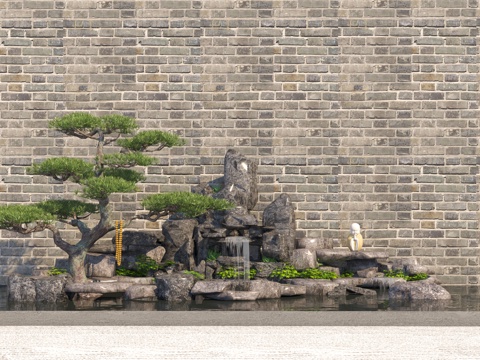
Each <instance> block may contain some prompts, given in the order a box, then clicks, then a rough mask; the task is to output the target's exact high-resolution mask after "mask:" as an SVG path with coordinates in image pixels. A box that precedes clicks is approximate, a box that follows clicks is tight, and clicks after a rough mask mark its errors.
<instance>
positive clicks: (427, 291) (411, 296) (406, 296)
mask: <svg viewBox="0 0 480 360" xmlns="http://www.w3.org/2000/svg"><path fill="white" fill-rule="evenodd" d="M388 298H389V299H390V300H394V301H414V300H450V299H451V295H450V293H449V292H448V291H447V290H445V289H444V288H443V287H441V286H440V285H437V284H435V283H434V282H432V281H428V280H427V281H409V282H395V283H393V284H392V285H390V288H389V290H388Z"/></svg>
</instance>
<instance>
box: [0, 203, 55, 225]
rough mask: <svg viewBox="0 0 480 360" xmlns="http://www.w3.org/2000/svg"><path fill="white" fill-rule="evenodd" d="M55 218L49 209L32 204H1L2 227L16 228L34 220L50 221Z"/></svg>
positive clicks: (0, 220)
mask: <svg viewBox="0 0 480 360" xmlns="http://www.w3.org/2000/svg"><path fill="white" fill-rule="evenodd" d="M53 220H55V216H53V215H52V214H51V213H49V212H48V211H45V210H44V209H42V208H40V207H38V206H37V205H36V204H32V205H21V204H18V205H17V204H15V205H0V229H15V228H19V227H20V226H21V225H24V224H30V223H34V222H41V223H50V222H51V221H53Z"/></svg>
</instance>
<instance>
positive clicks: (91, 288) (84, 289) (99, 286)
mask: <svg viewBox="0 0 480 360" xmlns="http://www.w3.org/2000/svg"><path fill="white" fill-rule="evenodd" d="M130 286H132V283H130V282H91V283H70V284H67V285H65V291H66V292H72V293H97V294H111V293H123V292H125V290H127V289H128V288H129V287H130Z"/></svg>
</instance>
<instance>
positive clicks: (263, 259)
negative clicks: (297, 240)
mask: <svg viewBox="0 0 480 360" xmlns="http://www.w3.org/2000/svg"><path fill="white" fill-rule="evenodd" d="M262 262H264V263H273V262H277V259H275V258H272V257H268V256H262Z"/></svg>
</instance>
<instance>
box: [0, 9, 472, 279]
mask: <svg viewBox="0 0 480 360" xmlns="http://www.w3.org/2000/svg"><path fill="white" fill-rule="evenodd" d="M478 16H479V10H478V2H477V0H455V1H450V0H292V1H268V0H264V1H256V0H222V1H220V0H203V1H200V0H199V1H190V0H176V1H166V0H163V1H116V0H114V1H97V0H88V1H87V0H86V1H76V0H66V1H8V2H3V3H2V4H0V39H1V44H0V161H1V168H0V179H1V182H0V201H1V202H2V203H15V202H29V201H38V200H43V199H46V198H50V197H55V196H57V197H58V196H64V195H63V194H64V193H65V192H66V191H70V190H72V189H73V187H72V185H70V184H59V183H56V182H53V181H50V180H47V179H45V178H42V177H31V176H27V175H26V174H25V169H26V166H28V165H31V164H32V162H35V161H40V160H41V159H45V158H47V157H50V156H59V155H61V156H78V157H85V156H91V155H93V153H94V148H93V147H92V144H91V143H89V142H88V141H79V140H77V139H72V138H66V137H60V136H56V134H53V133H52V132H51V131H48V130H46V125H47V121H48V120H49V119H52V118H53V117H55V116H58V115H61V114H64V113H67V112H72V111H90V112H93V113H96V114H105V113H111V112H121V113H124V114H126V115H131V116H133V117H135V118H137V119H139V121H140V123H141V126H142V127H143V128H161V129H165V130H171V131H174V132H177V133H178V134H180V135H182V136H184V137H185V138H186V139H187V141H188V145H187V146H186V147H184V148H176V149H171V150H170V151H166V152H163V153H162V154H161V155H160V156H159V164H158V166H152V167H150V168H149V169H148V170H147V177H148V181H147V183H146V184H144V185H143V186H142V190H143V191H144V192H145V193H153V192H159V191H162V192H165V191H172V190H189V189H190V187H191V186H192V185H194V184H197V183H199V182H203V181H207V180H210V179H213V178H216V177H218V176H219V175H220V174H221V172H222V161H223V155H224V154H225V151H226V149H227V148H230V147H234V148H236V149H238V150H239V151H241V152H243V153H244V154H245V155H248V156H250V157H252V158H256V159H258V161H259V183H260V195H259V200H260V201H259V204H258V206H257V213H258V214H259V215H260V211H261V210H262V209H263V208H264V207H265V206H266V205H267V204H268V203H269V202H270V201H271V200H272V199H274V198H275V196H278V194H279V193H281V192H287V193H289V194H290V195H291V197H292V198H293V200H294V202H295V204H296V207H297V212H296V214H297V221H298V224H297V225H298V229H299V230H298V233H299V236H301V235H308V236H318V237H325V238H334V239H340V240H343V239H344V238H345V237H346V235H347V233H348V228H349V225H350V223H351V222H353V221H356V222H359V223H360V224H361V225H362V227H363V228H364V229H365V231H364V235H365V238H366V240H365V242H366V245H367V246H368V247H373V248H382V249H385V248H387V249H388V251H389V253H390V255H391V256H392V257H409V256H414V257H416V258H418V260H419V261H420V263H422V264H424V265H426V266H428V268H429V270H430V271H431V272H433V273H436V274H437V276H438V278H439V279H440V280H442V281H443V282H444V283H447V284H478V281H479V277H480V267H479V264H478V262H479V255H480V250H479V232H478V224H479V210H478V191H479V188H478V183H479V182H478V180H479V178H478V177H479V175H478V164H479V160H478V159H479V154H480V150H479V145H478V137H479V110H478V86H479V81H478V80H479V78H478V45H477V38H478V25H479V23H478ZM142 196H143V193H139V194H136V195H123V196H117V197H116V199H115V200H117V201H118V203H116V204H115V207H114V210H115V211H117V212H123V213H124V216H126V215H127V214H129V213H132V212H134V211H135V209H136V205H135V202H136V201H137V200H138V199H140V198H141V197H142ZM117 216H120V214H117ZM133 226H134V227H136V228H144V227H146V228H147V229H149V230H151V231H158V226H159V225H158V224H151V223H148V224H144V223H135V224H134V225H133ZM67 236H68V237H69V238H71V240H72V241H74V240H75V234H74V233H68V234H67ZM61 256H62V254H61V252H59V251H58V249H56V248H55V247H54V246H53V241H51V239H50V238H49V234H47V233H45V234H44V233H42V234H36V235H35V237H21V236H18V235H15V234H12V233H9V232H7V231H2V232H1V237H0V276H1V275H2V274H3V275H6V274H9V273H11V272H15V271H16V272H22V273H30V272H31V271H32V270H33V269H35V268H42V267H43V268H46V267H50V266H52V265H53V264H54V263H55V259H57V258H58V257H61Z"/></svg>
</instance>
